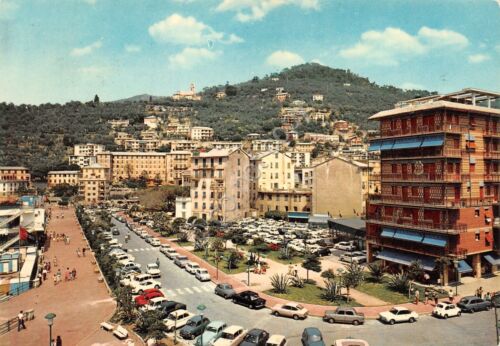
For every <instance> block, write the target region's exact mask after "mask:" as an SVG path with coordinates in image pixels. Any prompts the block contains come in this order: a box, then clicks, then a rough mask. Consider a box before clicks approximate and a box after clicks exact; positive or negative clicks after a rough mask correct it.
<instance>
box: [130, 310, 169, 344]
mask: <svg viewBox="0 0 500 346" xmlns="http://www.w3.org/2000/svg"><path fill="white" fill-rule="evenodd" d="M135 330H136V331H137V332H138V333H139V334H142V335H143V336H145V337H146V338H147V339H148V338H154V339H156V340H161V339H163V338H164V337H165V333H166V332H167V327H166V326H165V323H163V321H162V319H161V315H160V312H159V311H156V310H147V311H144V312H142V313H141V314H140V315H139V317H138V318H137V321H136V323H135Z"/></svg>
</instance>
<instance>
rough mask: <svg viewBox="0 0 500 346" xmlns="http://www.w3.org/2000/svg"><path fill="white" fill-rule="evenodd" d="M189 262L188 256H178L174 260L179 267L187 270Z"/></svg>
mask: <svg viewBox="0 0 500 346" xmlns="http://www.w3.org/2000/svg"><path fill="white" fill-rule="evenodd" d="M188 262H189V259H188V258H187V256H177V257H176V258H175V259H174V263H175V265H176V266H178V267H181V268H185V267H186V263H188Z"/></svg>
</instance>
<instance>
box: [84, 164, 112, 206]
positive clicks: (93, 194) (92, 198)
mask: <svg viewBox="0 0 500 346" xmlns="http://www.w3.org/2000/svg"><path fill="white" fill-rule="evenodd" d="M109 183H110V181H109V168H108V167H104V166H102V165H100V164H98V163H94V164H92V165H90V166H87V167H83V168H82V170H81V174H80V177H79V195H80V198H82V199H83V202H84V203H85V204H87V205H89V204H100V203H103V202H104V201H106V200H107V198H108V194H109Z"/></svg>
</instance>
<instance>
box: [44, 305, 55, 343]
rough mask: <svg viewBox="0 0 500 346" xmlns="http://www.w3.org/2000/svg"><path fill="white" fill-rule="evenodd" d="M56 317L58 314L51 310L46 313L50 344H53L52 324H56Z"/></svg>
mask: <svg viewBox="0 0 500 346" xmlns="http://www.w3.org/2000/svg"><path fill="white" fill-rule="evenodd" d="M54 318H56V314H54V313H53V312H49V313H48V314H47V315H45V319H46V320H47V324H48V325H49V346H52V325H53V324H54Z"/></svg>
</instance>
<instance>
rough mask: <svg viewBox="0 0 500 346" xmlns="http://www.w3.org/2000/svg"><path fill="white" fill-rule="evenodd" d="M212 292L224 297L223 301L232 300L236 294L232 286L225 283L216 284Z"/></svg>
mask: <svg viewBox="0 0 500 346" xmlns="http://www.w3.org/2000/svg"><path fill="white" fill-rule="evenodd" d="M214 292H215V294H217V295H218V296H221V297H224V298H225V299H228V298H232V297H233V296H234V295H235V294H236V291H235V290H234V289H233V286H232V285H230V284H225V283H221V284H217V286H215V291H214Z"/></svg>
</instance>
